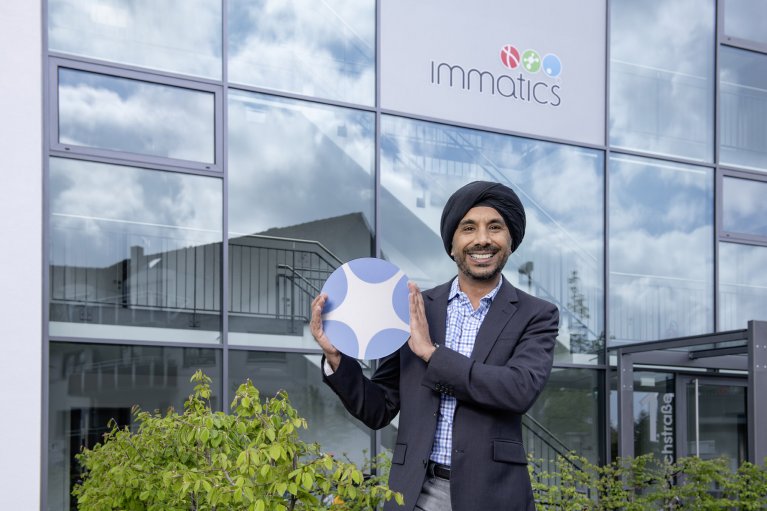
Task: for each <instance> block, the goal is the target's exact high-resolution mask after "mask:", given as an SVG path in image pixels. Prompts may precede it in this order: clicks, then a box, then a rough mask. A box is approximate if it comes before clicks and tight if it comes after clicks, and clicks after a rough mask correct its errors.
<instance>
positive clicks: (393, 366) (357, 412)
mask: <svg viewBox="0 0 767 511" xmlns="http://www.w3.org/2000/svg"><path fill="white" fill-rule="evenodd" d="M324 363H325V357H324V356H323V357H322V363H321V367H322V366H324ZM399 370H400V364H399V351H396V352H394V353H393V354H391V355H389V356H388V357H385V358H383V359H382V360H381V363H380V364H379V366H378V369H376V371H375V373H374V374H373V377H372V378H367V377H366V376H365V375H364V374H363V373H362V367H360V364H359V362H357V361H356V360H355V359H353V358H352V357H349V356H347V355H344V354H343V353H342V354H341V363H340V364H339V366H338V369H337V370H336V371H335V372H334V373H333V374H331V375H329V376H328V375H326V374H325V372H324V371H322V380H323V381H324V382H325V383H326V384H327V385H328V386H329V387H330V388H331V389H332V390H333V392H335V393H336V394H337V395H338V397H339V398H340V399H341V402H342V403H343V405H344V408H346V410H347V411H348V412H349V413H351V414H352V415H353V416H354V417H356V418H357V419H359V420H360V421H362V422H363V423H364V424H365V425H366V426H368V427H369V428H371V429H381V428H383V427H384V426H386V425H388V424H389V423H390V422H391V421H392V419H394V417H396V416H397V414H398V413H399V403H400V401H399Z"/></svg>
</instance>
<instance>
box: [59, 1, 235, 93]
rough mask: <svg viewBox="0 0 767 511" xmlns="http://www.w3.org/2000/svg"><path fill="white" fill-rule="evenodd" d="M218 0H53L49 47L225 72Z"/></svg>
mask: <svg viewBox="0 0 767 511" xmlns="http://www.w3.org/2000/svg"><path fill="white" fill-rule="evenodd" d="M221 19H222V12H221V1H220V0H171V1H162V2H155V1H153V0H120V1H115V0H49V1H48V45H49V48H50V50H51V51H57V52H63V53H69V54H72V55H79V56H83V57H91V58H95V59H101V60H108V61H113V62H120V63H122V64H128V65H133V66H141V67H146V68H152V69H158V70H161V71H170V72H172V73H181V74H188V75H194V76H200V77H205V78H213V79H215V78H218V79H220V78H221V67H222V66H221V47H222V45H221V39H222V36H221V24H222V21H221Z"/></svg>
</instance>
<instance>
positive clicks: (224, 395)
mask: <svg viewBox="0 0 767 511" xmlns="http://www.w3.org/2000/svg"><path fill="white" fill-rule="evenodd" d="M228 24H229V2H228V0H221V80H222V82H221V83H222V87H221V103H220V108H219V109H218V110H217V114H220V116H221V117H220V120H221V122H220V123H217V125H216V126H217V127H216V131H215V136H216V150H217V151H220V153H218V154H219V156H220V158H221V172H222V180H221V193H222V201H221V207H222V208H223V211H222V213H223V215H222V225H221V229H222V232H221V268H220V271H221V346H222V358H221V409H222V410H223V411H224V412H225V413H228V412H229V410H228V407H227V405H228V403H229V402H230V401H231V396H229V356H230V351H229V308H230V303H229V300H230V289H229V287H230V282H229V271H230V268H229V154H228V152H229V137H227V136H226V135H227V133H228V132H229V130H228V128H227V123H228V122H229V87H228V82H229V62H228V60H229V44H228V42H229V30H228Z"/></svg>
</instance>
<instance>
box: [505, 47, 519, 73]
mask: <svg viewBox="0 0 767 511" xmlns="http://www.w3.org/2000/svg"><path fill="white" fill-rule="evenodd" d="M501 63H502V64H503V65H504V66H506V67H508V68H509V69H514V68H515V67H517V66H518V65H519V50H517V49H516V48H514V47H513V46H512V45H510V44H507V45H506V46H504V47H503V48H501Z"/></svg>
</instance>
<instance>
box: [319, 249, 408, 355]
mask: <svg viewBox="0 0 767 511" xmlns="http://www.w3.org/2000/svg"><path fill="white" fill-rule="evenodd" d="M407 280H408V279H407V275H405V273H404V272H403V271H402V270H400V269H399V268H397V267H396V266H394V265H393V264H391V263H390V262H388V261H384V260H383V259H376V258H373V257H365V258H362V259H354V260H353V261H349V262H348V263H346V264H343V265H341V266H340V267H339V268H338V269H337V270H335V271H334V272H333V273H331V274H330V277H328V280H326V281H325V285H324V286H322V292H323V293H327V295H328V299H327V301H326V302H325V308H324V309H323V310H322V328H323V329H324V330H325V333H326V334H327V336H328V339H330V342H332V343H333V345H334V346H335V347H336V348H338V350H339V351H341V352H342V353H345V354H346V355H349V356H351V357H355V358H361V359H368V360H369V359H376V358H381V357H385V356H386V355H389V354H391V353H394V352H395V351H397V350H398V349H399V348H400V347H401V346H402V345H403V344H405V341H407V339H408V337H410V303H409V297H408V295H409V291H408V288H407Z"/></svg>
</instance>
